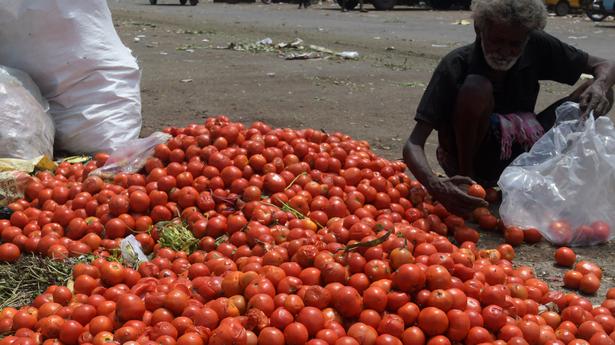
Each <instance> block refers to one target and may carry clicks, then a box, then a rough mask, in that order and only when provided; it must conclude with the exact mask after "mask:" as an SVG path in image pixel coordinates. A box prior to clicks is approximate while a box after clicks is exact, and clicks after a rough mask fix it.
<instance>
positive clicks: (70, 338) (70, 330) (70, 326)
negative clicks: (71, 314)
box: [59, 320, 83, 345]
mask: <svg viewBox="0 0 615 345" xmlns="http://www.w3.org/2000/svg"><path fill="white" fill-rule="evenodd" d="M81 333H83V326H82V325H81V324H80V323H79V322H77V321H73V320H66V321H64V323H63V324H62V327H61V328H60V334H59V339H60V341H62V343H64V344H67V345H73V344H77V343H78V338H79V336H80V335H81Z"/></svg>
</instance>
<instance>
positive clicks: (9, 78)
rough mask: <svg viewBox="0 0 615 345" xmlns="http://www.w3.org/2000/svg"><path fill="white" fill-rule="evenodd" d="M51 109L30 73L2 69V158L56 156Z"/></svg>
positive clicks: (0, 117) (0, 144)
mask: <svg viewBox="0 0 615 345" xmlns="http://www.w3.org/2000/svg"><path fill="white" fill-rule="evenodd" d="M47 106H48V105H47V102H45V100H44V99H43V98H42V96H41V94H40V92H39V90H38V88H37V87H36V85H35V84H34V82H33V81H32V80H31V79H30V78H29V77H28V75H27V74H26V73H24V72H22V71H18V70H15V69H11V68H7V67H4V66H0V124H2V125H0V158H17V159H23V160H30V159H33V158H36V157H40V156H47V157H53V137H54V126H53V121H52V120H51V117H50V116H49V114H47V113H46V108H47Z"/></svg>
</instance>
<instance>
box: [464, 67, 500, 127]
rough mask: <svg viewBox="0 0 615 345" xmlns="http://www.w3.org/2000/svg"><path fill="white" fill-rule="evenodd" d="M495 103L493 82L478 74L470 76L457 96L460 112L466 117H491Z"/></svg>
mask: <svg viewBox="0 0 615 345" xmlns="http://www.w3.org/2000/svg"><path fill="white" fill-rule="evenodd" d="M493 103H494V100H493V85H492V84H491V81H489V79H487V78H485V77H483V76H480V75H477V74H470V75H468V76H467V77H466V79H465V80H464V82H463V84H462V85H461V87H460V88H459V93H458V94H457V101H456V106H457V110H458V112H459V111H460V112H462V113H463V114H464V115H465V116H470V117H474V118H482V117H485V116H488V115H491V112H492V110H493ZM465 116H464V117H465Z"/></svg>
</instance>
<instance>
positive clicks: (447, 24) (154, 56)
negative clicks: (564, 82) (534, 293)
mask: <svg viewBox="0 0 615 345" xmlns="http://www.w3.org/2000/svg"><path fill="white" fill-rule="evenodd" d="M108 2H109V4H110V6H111V9H112V12H113V14H114V19H115V22H116V27H117V30H118V32H119V34H120V36H121V38H122V40H123V41H124V43H125V44H126V45H127V46H129V47H130V48H131V49H132V50H133V52H134V54H135V55H136V56H137V57H138V60H139V63H140V66H141V67H142V70H143V78H142V99H143V117H144V126H143V131H142V135H148V134H149V133H151V132H153V131H155V130H157V129H160V128H162V127H164V126H170V125H177V126H181V125H186V124H188V123H191V122H198V121H202V120H203V119H204V118H206V117H209V116H213V115H217V114H225V115H228V116H229V117H230V118H231V119H232V120H234V121H240V122H243V123H246V124H247V123H251V122H253V121H265V122H267V123H269V124H271V125H273V126H277V127H291V128H304V127H312V128H317V129H323V130H325V131H329V132H331V131H342V132H345V133H348V134H350V135H351V136H353V137H354V138H358V139H364V140H367V141H368V142H369V143H370V144H371V145H372V148H373V149H374V151H375V152H377V153H378V154H380V155H382V156H384V157H386V158H388V159H400V158H401V148H402V145H403V143H404V142H405V140H406V138H407V136H408V134H409V133H410V130H411V128H412V126H413V123H414V121H413V117H414V112H415V110H416V106H417V104H418V101H419V99H420V96H421V95H422V93H423V91H424V88H425V85H426V84H427V83H428V82H429V78H430V75H431V72H432V71H433V69H434V67H435V66H436V64H437V62H438V60H439V59H440V58H441V57H442V56H443V55H444V54H446V53H447V52H448V51H449V50H451V49H452V48H455V47H458V46H461V45H463V44H467V43H469V42H471V41H472V40H473V39H474V34H473V29H472V25H471V24H470V25H468V24H467V23H468V22H466V21H462V20H468V19H469V18H470V13H469V12H466V11H447V12H435V11H428V10H425V9H417V8H400V9H397V10H394V11H390V12H376V11H370V12H369V13H367V14H360V13H358V12H352V13H348V14H342V13H340V11H339V10H338V8H337V6H336V5H334V4H331V2H328V3H323V4H320V5H316V6H313V7H311V8H310V9H308V10H301V11H299V10H297V9H296V5H292V4H279V5H268V6H267V5H262V4H260V3H258V4H241V5H228V4H219V3H211V2H202V3H200V4H199V5H198V6H196V7H181V6H175V5H174V1H170V0H169V1H159V2H160V3H163V5H159V6H149V5H146V1H143V0H126V1H112V0H110V1H108ZM368 8H370V9H371V7H370V6H368ZM548 31H549V32H551V33H553V34H554V35H555V36H557V37H559V38H560V39H562V40H564V41H566V42H569V43H571V44H574V45H577V46H579V47H581V48H583V49H585V50H587V51H589V52H591V53H594V54H596V55H600V56H606V57H609V56H610V57H614V56H615V48H614V46H613V45H612V44H605V42H609V41H610V42H613V38H614V37H615V23H614V22H613V21H612V20H607V21H605V22H603V23H600V24H594V23H591V22H589V21H588V20H586V19H585V18H583V17H582V16H580V17H565V18H553V17H551V18H550V19H549V25H548ZM267 37H269V38H271V39H272V40H273V42H274V43H278V42H291V41H293V40H295V39H296V38H302V39H303V40H304V45H305V46H309V45H310V44H313V45H317V46H322V47H326V48H328V49H331V50H334V51H338V52H340V51H357V52H358V53H359V55H360V58H359V59H358V60H343V59H339V58H332V59H317V60H285V59H284V58H281V57H280V56H279V54H278V53H277V52H264V51H256V52H250V51H236V50H232V49H218V48H223V47H228V45H229V44H230V43H231V42H233V43H235V44H236V45H237V44H243V43H254V42H256V41H259V40H261V39H264V38H267ZM569 90H570V88H569V87H568V86H561V85H556V84H553V83H544V84H543V86H542V92H541V95H540V98H539V104H538V107H539V108H542V107H545V106H546V105H548V104H550V103H551V102H553V101H555V100H557V99H559V98H561V97H563V96H564V95H566V93H567V92H569ZM434 151H435V141H434V140H433V138H431V139H430V141H429V142H428V145H427V152H428V154H429V159H430V161H431V162H432V165H433V166H435V159H434ZM482 235H483V236H482V237H481V245H483V246H487V247H493V246H495V245H496V244H497V243H499V242H501V237H500V236H499V235H496V234H482ZM553 252H554V248H553V247H551V246H550V245H548V244H546V243H544V242H543V243H541V244H538V245H533V246H527V245H524V246H521V247H519V248H517V254H518V260H517V261H516V262H517V263H518V264H528V265H530V266H532V267H534V268H535V270H536V272H537V274H538V275H539V276H540V277H541V278H543V279H545V280H546V281H548V282H549V283H550V284H551V286H552V287H556V288H559V287H561V285H562V281H561V279H562V278H561V277H562V276H563V273H564V272H565V270H564V269H561V268H558V267H555V266H554V265H553ZM614 252H615V245H613V244H608V245H603V246H599V247H594V248H579V249H578V250H577V253H578V255H579V256H580V258H581V259H590V260H593V261H595V262H597V263H599V264H600V265H601V266H602V267H603V269H604V270H605V277H604V278H603V281H602V288H601V290H600V292H599V294H598V295H597V296H596V297H593V300H594V302H596V303H598V302H599V301H600V300H601V299H602V296H604V292H605V290H606V289H607V288H608V287H612V286H615V284H613V280H614V279H615V265H614V264H613V263H612V258H613V257H614V256H613V254H615V253H614Z"/></svg>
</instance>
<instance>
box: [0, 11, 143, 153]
mask: <svg viewBox="0 0 615 345" xmlns="http://www.w3.org/2000/svg"><path fill="white" fill-rule="evenodd" d="M0 47H2V49H0V64H3V65H6V66H10V67H14V68H18V69H20V70H23V71H25V72H26V73H28V74H29V75H30V76H31V77H32V79H33V80H34V82H36V84H37V85H38V87H39V88H40V90H41V92H42V94H43V96H44V97H45V98H46V99H47V100H48V101H49V105H50V110H49V114H50V115H51V117H52V118H53V121H54V122H55V125H56V130H57V131H56V140H55V141H56V149H57V150H62V151H66V152H72V153H94V152H99V151H109V150H111V149H113V148H114V147H115V146H117V145H121V143H122V142H125V141H128V140H130V139H135V138H137V137H138V136H139V132H140V130H141V100H140V90H139V82H140V78H141V73H140V71H139V68H138V65H137V62H136V60H135V58H134V57H133V56H132V54H131V52H130V50H129V49H128V48H127V47H125V46H124V45H123V44H122V42H121V40H120V38H119V36H118V34H117V32H116V31H115V28H114V26H113V22H112V19H111V12H110V10H109V7H108V6H107V2H106V1H100V0H79V1H74V0H44V1H41V0H2V5H0Z"/></svg>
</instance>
